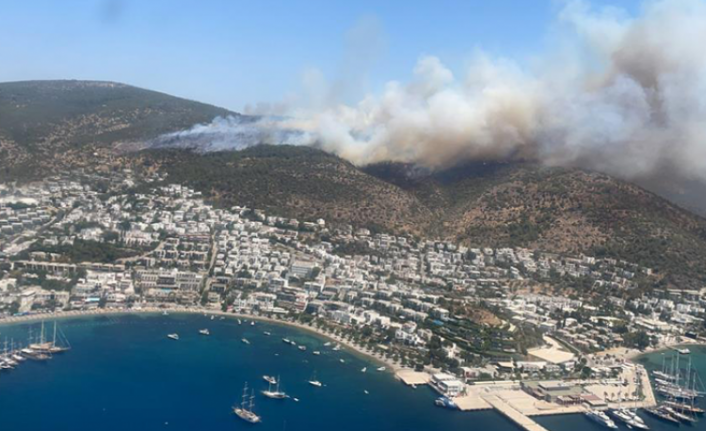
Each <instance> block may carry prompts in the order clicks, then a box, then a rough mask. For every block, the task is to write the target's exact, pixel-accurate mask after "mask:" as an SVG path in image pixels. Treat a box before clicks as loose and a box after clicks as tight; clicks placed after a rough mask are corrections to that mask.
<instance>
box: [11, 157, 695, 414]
mask: <svg viewBox="0 0 706 431" xmlns="http://www.w3.org/2000/svg"><path fill="white" fill-rule="evenodd" d="M0 275H1V278H0V318H2V317H5V318H10V317H11V316H27V315H32V314H37V313H57V312H67V311H90V310H100V309H104V310H125V309H133V310H135V309H143V308H145V309H146V308H150V309H154V308H157V309H162V308H164V309H179V308H194V307H198V308H199V309H201V310H204V311H205V312H208V311H213V312H220V313H222V312H226V313H231V312H232V313H238V314H243V315H257V316H266V317H270V318H276V319H279V320H289V321H296V322H300V323H303V324H308V325H314V326H316V327H318V328H321V329H322V330H325V331H328V332H329V333H331V334H335V335H337V336H339V337H342V339H348V340H349V341H351V342H354V343H355V344H356V345H360V346H364V348H365V350H366V351H369V352H372V353H374V354H376V355H380V357H383V358H387V359H388V360H390V361H391V362H392V363H393V364H395V365H398V366H399V367H403V368H406V369H407V370H408V374H407V375H406V376H407V377H406V378H407V381H408V383H409V384H412V385H414V384H417V383H430V384H432V385H435V386H436V387H437V388H440V389H439V391H440V392H441V393H443V394H445V395H447V396H451V397H454V396H455V397H459V398H458V399H457V402H458V403H461V404H463V401H462V400H463V399H464V396H466V398H465V399H467V400H473V399H475V400H478V399H481V398H478V397H471V396H469V390H468V388H469V386H467V384H468V383H476V384H478V385H481V384H482V383H483V382H494V381H495V382H499V381H513V382H518V381H521V382H529V383H527V385H525V384H524V383H523V390H524V392H525V393H527V394H532V396H533V397H539V398H540V399H549V398H551V399H552V400H554V398H555V397H554V395H551V393H554V390H555V389H557V388H554V389H551V388H549V389H547V388H546V387H544V386H537V385H536V384H535V383H531V382H536V381H559V379H591V378H598V379H617V380H615V382H618V383H617V384H618V385H622V384H623V383H625V385H627V384H630V385H634V384H636V382H641V380H640V379H641V378H642V377H641V376H642V375H643V374H644V371H642V369H641V368H637V369H635V368H634V367H633V366H631V367H630V368H626V363H625V362H624V361H623V360H622V359H620V358H621V357H620V355H611V354H610V352H619V351H620V350H623V351H625V350H626V349H638V350H645V349H648V348H651V347H655V346H668V345H673V344H675V343H677V342H678V340H693V341H696V340H697V338H698V337H699V336H700V334H701V332H702V328H703V322H704V321H703V315H704V304H705V303H706V296H704V292H703V291H691V290H678V289H663V288H659V287H658V286H659V284H658V278H657V276H656V275H655V274H653V272H652V270H651V269H650V268H645V267H641V266H639V265H637V264H634V263H631V262H625V261H619V260H614V259H609V258H598V257H593V256H584V255H579V256H568V255H558V254H551V253H544V252H542V251H541V250H529V249H520V248H489V247H473V246H472V245H461V244H455V243H451V242H445V241H433V240H424V239H419V238H412V237H406V236H394V235H391V234H385V233H379V232H377V233H373V232H371V231H370V230H368V229H365V228H359V227H358V228H354V227H352V226H348V225H343V226H329V224H328V223H327V222H326V221H325V220H323V219H314V220H311V221H300V220H295V219H289V218H283V217H279V216H277V215H273V214H267V213H266V212H264V211H261V210H259V209H254V208H246V207H244V206H234V207H231V208H215V207H213V206H211V205H210V204H208V203H207V202H206V201H205V200H204V198H203V196H202V195H201V194H200V193H199V192H196V191H194V190H192V189H190V188H187V187H184V186H181V185H178V184H171V183H170V182H169V181H168V179H167V178H166V177H164V176H153V177H149V178H146V179H144V178H138V177H137V176H136V175H134V174H133V173H132V172H131V171H129V170H126V171H124V172H120V173H112V174H101V175H98V174H84V175H76V174H74V175H72V176H64V177H56V178H52V179H50V180H46V181H43V182H40V183H33V184H29V185H12V184H5V185H2V186H0ZM626 370H628V371H629V373H630V374H629V376H630V377H629V379H628V378H627V377H625V376H623V373H624V372H626ZM415 373H416V374H415ZM420 373H425V375H427V376H432V377H429V378H430V379H431V380H429V378H427V379H426V380H425V379H422V380H421V381H417V380H418V379H419V376H420V375H421V374H420ZM621 376H623V377H621ZM415 379H416V380H415ZM415 382H416V383H415ZM611 384H612V383H611ZM638 386H640V385H638ZM647 386H649V382H647ZM477 387H482V385H481V386H477ZM559 389H561V390H558V392H560V393H564V392H566V393H567V394H568V395H566V396H567V397H568V398H563V399H562V400H561V403H562V406H563V407H562V408H568V407H566V406H567V405H574V404H576V403H577V402H578V401H577V400H579V401H581V400H583V401H585V399H590V400H592V401H591V402H592V403H594V404H596V403H598V399H599V398H600V400H601V402H609V401H611V400H609V399H608V398H609V397H607V396H606V394H607V391H606V390H605V388H604V387H603V386H601V387H600V388H597V389H595V390H593V391H591V390H588V391H585V390H584V391H583V392H582V390H578V392H577V390H576V389H571V390H566V388H565V387H564V386H561V387H560V388H559ZM543 391H544V392H547V393H548V394H549V395H546V396H545V395H541V394H540V393H542V392H543ZM471 392H472V391H471ZM611 392H612V393H613V396H614V399H613V400H612V401H617V395H615V393H614V392H615V391H611ZM632 393H633V394H634V397H635V399H634V400H633V401H635V402H637V401H644V400H645V398H644V397H645V396H646V395H644V393H643V390H642V389H638V388H634V389H633V390H632ZM638 393H640V394H642V395H641V396H642V398H639V397H638ZM538 394H540V395H538ZM572 394H573V395H572ZM570 395H571V396H575V397H574V398H571V396H570ZM577 397H578V398H577ZM582 397H583V398H582ZM554 401H556V400H554ZM469 403H470V404H469ZM474 403H476V404H477V401H467V403H466V404H467V408H468V409H474V408H481V407H482V406H480V407H479V406H478V405H476V404H474ZM483 403H485V404H483V405H487V404H488V403H491V404H492V402H491V401H488V400H487V399H486V401H483ZM474 406H475V407H474Z"/></svg>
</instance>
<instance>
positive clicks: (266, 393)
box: [262, 376, 287, 400]
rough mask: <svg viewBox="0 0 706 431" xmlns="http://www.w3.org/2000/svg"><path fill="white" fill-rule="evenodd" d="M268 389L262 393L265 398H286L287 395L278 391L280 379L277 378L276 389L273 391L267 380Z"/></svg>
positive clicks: (270, 383)
mask: <svg viewBox="0 0 706 431" xmlns="http://www.w3.org/2000/svg"><path fill="white" fill-rule="evenodd" d="M268 383H269V385H268V387H267V390H266V391H262V395H264V396H266V397H267V398H274V399H276V400H283V399H285V398H287V394H285V393H284V392H282V391H280V390H279V384H280V378H279V376H277V387H276V388H275V390H274V391H273V390H272V382H271V381H269V380H268Z"/></svg>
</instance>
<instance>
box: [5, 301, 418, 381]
mask: <svg viewBox="0 0 706 431" xmlns="http://www.w3.org/2000/svg"><path fill="white" fill-rule="evenodd" d="M165 311H166V312H168V313H175V314H177V313H180V314H208V315H215V316H219V317H221V316H222V317H227V318H231V319H251V320H257V321H261V322H266V323H271V324H275V325H277V324H279V325H284V326H289V327H292V328H296V329H299V330H302V331H306V332H309V333H312V334H314V335H317V336H319V337H321V338H325V339H327V340H330V341H334V342H336V343H339V344H340V345H341V346H343V347H346V348H348V349H350V350H351V352H352V353H353V354H358V355H361V356H363V357H366V358H368V359H371V360H373V361H374V362H377V363H378V364H380V365H382V366H385V367H386V371H390V372H392V373H393V374H395V375H396V374H397V372H398V371H400V370H404V369H408V368H405V367H402V366H401V365H400V364H399V363H396V362H393V361H392V360H391V359H387V358H385V357H384V356H382V355H376V354H375V353H373V352H371V351H369V350H367V349H364V348H362V347H360V346H357V345H355V344H353V343H352V342H350V341H348V340H345V339H343V338H341V337H339V336H337V335H335V334H331V333H328V332H324V331H322V330H320V329H318V328H316V327H313V326H307V325H304V324H301V323H298V322H292V321H288V320H280V319H273V318H271V317H266V316H259V315H255V314H242V313H228V312H224V311H221V310H211V309H207V308H158V307H146V308H138V309H134V308H131V309H124V308H120V309H117V308H99V309H95V310H80V311H79V310H74V311H59V312H54V313H38V314H30V315H25V316H11V317H5V318H0V328H2V326H4V325H15V324H24V323H33V322H39V321H42V320H54V319H70V318H74V317H75V318H82V317H96V316H111V315H112V316H116V315H125V314H137V315H139V314H145V315H146V314H161V313H164V312H165Z"/></svg>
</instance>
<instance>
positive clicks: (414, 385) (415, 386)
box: [409, 383, 417, 389]
mask: <svg viewBox="0 0 706 431" xmlns="http://www.w3.org/2000/svg"><path fill="white" fill-rule="evenodd" d="M409 386H411V387H412V389H417V385H416V384H414V383H412V384H411V385H409Z"/></svg>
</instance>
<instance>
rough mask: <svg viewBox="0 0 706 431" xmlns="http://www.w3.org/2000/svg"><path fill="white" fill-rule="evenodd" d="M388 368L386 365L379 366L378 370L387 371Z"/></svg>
mask: <svg viewBox="0 0 706 431" xmlns="http://www.w3.org/2000/svg"><path fill="white" fill-rule="evenodd" d="M386 369H387V368H385V367H378V371H385V370H386Z"/></svg>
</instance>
